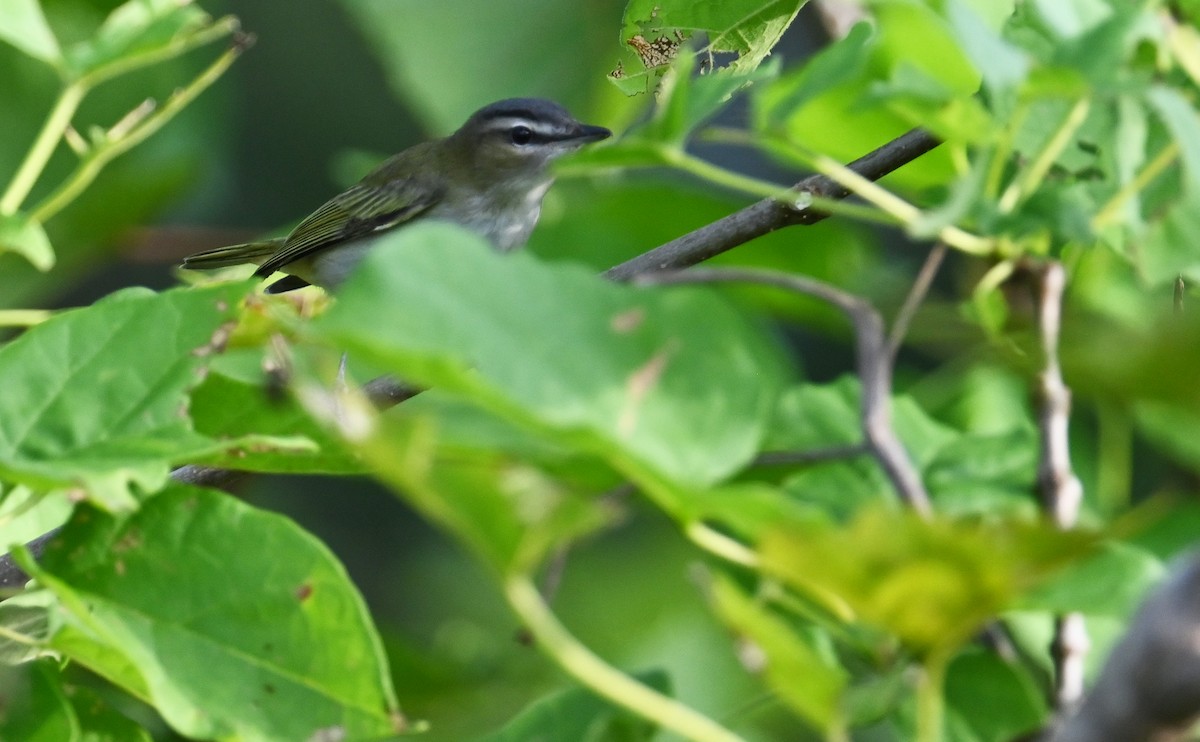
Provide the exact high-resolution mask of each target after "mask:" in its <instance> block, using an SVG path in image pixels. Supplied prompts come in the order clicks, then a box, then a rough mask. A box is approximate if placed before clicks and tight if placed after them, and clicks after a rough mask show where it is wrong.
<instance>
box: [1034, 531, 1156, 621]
mask: <svg viewBox="0 0 1200 742" xmlns="http://www.w3.org/2000/svg"><path fill="white" fill-rule="evenodd" d="M1165 574H1166V567H1165V566H1164V565H1163V563H1162V561H1161V560H1159V559H1158V557H1156V556H1154V555H1153V554H1151V553H1149V552H1147V551H1145V550H1143V549H1141V548H1139V547H1136V546H1131V545H1129V544H1123V543H1120V542H1112V543H1106V544H1104V545H1103V546H1102V547H1101V549H1100V551H1099V552H1098V553H1097V554H1094V555H1092V556H1091V557H1089V558H1088V559H1085V560H1081V561H1078V562H1076V563H1074V564H1072V565H1070V566H1069V567H1067V568H1066V569H1064V570H1063V571H1062V572H1060V573H1059V574H1057V575H1054V576H1053V577H1051V578H1050V579H1049V580H1047V581H1046V583H1045V584H1043V585H1041V586H1039V587H1038V588H1037V589H1036V590H1034V591H1033V592H1032V593H1030V594H1029V595H1027V596H1026V597H1025V598H1024V599H1023V600H1022V601H1021V607H1022V608H1024V609H1034V610H1045V611H1054V612H1058V613H1067V612H1072V611H1078V612H1081V613H1086V614H1089V615H1093V616H1116V617H1118V618H1125V617H1127V616H1129V615H1130V614H1131V613H1132V612H1133V610H1134V609H1135V608H1136V607H1137V606H1138V604H1139V603H1140V601H1141V600H1142V598H1144V597H1145V595H1146V591H1147V590H1149V589H1150V588H1151V587H1153V586H1154V585H1157V584H1158V583H1159V582H1160V581H1161V580H1162V578H1163V576H1164V575H1165Z"/></svg>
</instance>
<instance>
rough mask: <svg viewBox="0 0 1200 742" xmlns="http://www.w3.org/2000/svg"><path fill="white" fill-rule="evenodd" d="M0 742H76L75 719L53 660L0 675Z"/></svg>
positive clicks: (77, 726)
mask: <svg viewBox="0 0 1200 742" xmlns="http://www.w3.org/2000/svg"><path fill="white" fill-rule="evenodd" d="M0 688H2V689H3V695H4V704H3V706H0V739H5V740H20V741H21V742H77V740H80V739H81V737H80V728H79V719H78V718H77V717H76V715H75V710H74V708H72V706H71V703H70V702H69V701H68V700H67V697H66V694H65V693H63V688H62V682H61V680H60V678H59V673H58V668H57V667H55V662H54V660H41V661H39V662H36V663H33V664H31V665H25V666H23V667H22V668H20V669H10V670H7V671H5V672H3V673H0Z"/></svg>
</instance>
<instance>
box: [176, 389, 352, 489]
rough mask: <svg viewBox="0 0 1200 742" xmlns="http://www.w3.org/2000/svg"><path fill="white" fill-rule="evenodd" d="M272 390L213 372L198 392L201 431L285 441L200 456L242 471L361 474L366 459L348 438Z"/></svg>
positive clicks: (195, 411) (195, 407)
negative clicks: (360, 457) (361, 458)
mask: <svg viewBox="0 0 1200 742" xmlns="http://www.w3.org/2000/svg"><path fill="white" fill-rule="evenodd" d="M280 394H281V398H279V399H274V398H272V393H271V392H270V391H269V390H268V389H267V388H266V387H265V382H264V383H263V384H246V383H242V382H240V381H238V380H236V379H234V378H231V377H229V376H226V375H224V374H221V373H210V374H208V375H207V376H205V378H204V381H203V382H202V383H201V384H200V386H199V387H197V388H196V389H195V390H194V391H193V392H192V399H191V412H192V422H193V424H194V425H195V428H196V432H197V433H199V434H201V435H204V436H208V437H211V438H213V439H225V440H235V439H239V438H244V439H260V438H261V437H263V436H270V437H273V438H276V439H277V441H278V442H280V443H287V444H288V445H285V446H271V445H247V446H244V447H236V448H226V449H225V450H223V451H221V452H220V453H219V454H218V455H217V456H215V457H211V458H205V459H201V460H198V463H203V464H205V465H208V466H218V467H223V468H228V469H239V470H242V471H259V472H276V473H288V472H295V473H307V474H360V473H362V471H363V465H362V463H361V462H360V461H358V459H357V457H356V456H354V455H353V454H352V453H351V452H349V451H348V450H347V449H346V447H345V445H344V444H343V442H342V441H341V440H339V439H337V438H336V437H334V436H332V435H330V434H329V432H328V431H327V430H325V429H324V428H322V427H321V426H320V425H318V424H317V423H316V422H315V421H314V420H313V419H312V416H311V415H309V414H308V413H307V412H306V411H305V410H304V409H303V408H302V407H300V406H299V405H298V404H297V403H296V401H295V400H294V399H292V398H290V397H289V396H286V395H283V394H282V393H280Z"/></svg>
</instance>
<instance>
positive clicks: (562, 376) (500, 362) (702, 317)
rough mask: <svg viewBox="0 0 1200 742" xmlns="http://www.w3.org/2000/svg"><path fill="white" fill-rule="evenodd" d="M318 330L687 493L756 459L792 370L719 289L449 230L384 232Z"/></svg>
mask: <svg viewBox="0 0 1200 742" xmlns="http://www.w3.org/2000/svg"><path fill="white" fill-rule="evenodd" d="M315 324H316V327H317V329H318V330H319V331H320V332H321V333H322V334H323V335H324V336H325V337H326V338H328V341H329V343H330V344H331V345H333V346H335V347H338V348H347V349H349V350H350V352H351V356H352V357H353V356H354V355H355V354H361V355H362V357H363V358H366V359H368V360H372V361H375V362H378V363H380V364H381V365H383V366H385V367H386V368H388V369H389V370H391V371H393V372H395V373H397V374H398V375H400V376H401V377H402V378H406V379H409V380H411V381H412V382H414V383H417V384H420V385H429V386H436V387H438V388H439V389H443V390H446V391H450V392H453V393H455V394H457V395H460V396H463V397H466V398H469V399H471V400H472V401H474V402H475V403H477V404H480V405H482V406H484V407H486V408H488V409H491V410H492V411H494V412H496V413H498V414H500V415H502V416H504V417H507V418H509V419H511V420H514V421H516V422H519V423H521V424H523V425H525V426H527V427H531V428H532V429H534V430H538V431H541V432H542V433H543V434H549V435H553V436H555V437H556V438H557V439H558V440H559V441H561V442H564V443H568V444H569V445H573V446H576V447H578V448H579V449H580V450H583V451H589V452H592V453H594V454H596V455H599V456H602V457H605V458H606V459H608V460H609V461H611V462H612V463H613V464H614V465H615V466H617V467H618V468H620V469H622V470H623V471H625V472H626V473H627V474H628V475H630V476H638V475H641V476H642V477H645V476H646V475H651V476H657V477H665V478H667V479H669V480H671V481H673V482H675V483H676V484H678V485H681V486H705V485H709V484H712V483H715V482H717V481H720V480H721V479H723V478H725V477H728V476H729V475H730V474H732V473H733V472H735V471H736V470H738V469H739V468H741V467H742V466H744V465H745V463H746V462H747V461H749V460H750V459H751V458H752V457H753V456H754V454H755V452H756V451H757V448H758V443H759V441H760V440H761V438H762V435H763V430H764V428H765V423H766V418H767V416H768V414H769V410H770V408H771V406H772V404H773V401H774V398H775V393H776V389H777V388H778V385H779V382H780V378H781V366H780V362H779V359H778V358H777V357H776V356H775V354H774V351H773V349H772V348H771V347H770V346H769V344H768V343H767V342H766V340H765V338H763V337H762V336H760V335H759V334H758V333H757V332H755V331H754V330H753V329H752V328H751V327H749V326H748V325H747V324H746V323H745V321H744V320H743V319H742V318H741V317H740V316H738V315H737V314H736V313H735V312H733V311H732V310H731V309H730V308H728V307H727V306H726V305H724V304H723V303H722V302H721V301H719V300H718V299H717V298H716V297H715V296H713V295H712V294H711V293H710V292H707V291H703V290H698V289H686V288H685V289H635V288H630V287H628V286H620V285H614V284H612V283H609V282H606V281H604V280H602V279H601V278H599V277H597V276H595V275H594V274H592V273H590V272H588V271H586V270H582V269H579V268H577V267H574V266H564V265H556V266H548V265H542V264H539V263H538V262H537V261H536V260H534V259H533V258H531V257H530V256H527V255H524V254H514V255H499V254H497V253H496V252H495V251H493V250H491V249H490V248H489V246H488V245H486V244H485V243H484V242H483V241H482V240H481V239H480V238H478V237H476V236H475V235H473V234H470V233H468V232H466V231H465V230H462V229H458V228H454V227H451V226H450V225H445V224H437V223H434V224H421V225H414V226H413V227H412V228H410V229H405V230H401V231H400V232H398V233H396V234H394V235H390V236H387V237H384V238H383V239H382V240H381V241H380V244H378V245H377V246H375V247H374V248H373V249H372V251H371V253H370V254H369V255H368V256H367V258H366V260H365V262H364V265H363V267H362V269H361V270H359V271H358V272H357V273H356V275H354V276H352V277H351V278H350V280H349V281H348V282H347V283H346V285H345V286H344V287H343V288H342V290H341V291H340V293H339V297H338V302H337V303H336V305H335V306H334V307H333V308H332V309H331V310H330V311H329V312H328V313H327V314H326V315H325V316H324V317H322V318H321V319H320V320H318V321H317V322H316V323H315Z"/></svg>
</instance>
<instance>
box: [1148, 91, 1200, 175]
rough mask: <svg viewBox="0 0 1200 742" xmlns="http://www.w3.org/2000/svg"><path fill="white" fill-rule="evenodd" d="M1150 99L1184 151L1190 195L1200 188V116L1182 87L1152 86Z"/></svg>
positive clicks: (1182, 151) (1183, 156)
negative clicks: (1178, 88)
mask: <svg viewBox="0 0 1200 742" xmlns="http://www.w3.org/2000/svg"><path fill="white" fill-rule="evenodd" d="M1146 100H1147V102H1149V103H1150V105H1151V106H1152V107H1153V108H1154V109H1155V111H1156V112H1157V113H1158V115H1159V117H1160V118H1161V119H1162V122H1163V123H1164V124H1165V125H1166V127H1167V128H1168V129H1169V130H1170V131H1171V136H1172V137H1173V138H1174V139H1175V142H1176V143H1177V144H1178V145H1179V149H1180V152H1181V153H1182V159H1183V166H1184V172H1185V173H1187V177H1188V179H1187V184H1188V187H1187V192H1188V193H1189V195H1191V194H1194V193H1195V192H1196V191H1197V190H1200V117H1198V116H1197V114H1196V109H1195V108H1194V107H1193V106H1192V104H1191V103H1190V102H1189V101H1187V100H1186V99H1185V98H1184V97H1183V96H1182V95H1180V93H1179V91H1178V90H1176V89H1174V88H1169V87H1166V86H1163V85H1155V86H1152V87H1151V88H1150V89H1149V90H1148V91H1147V92H1146Z"/></svg>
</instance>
